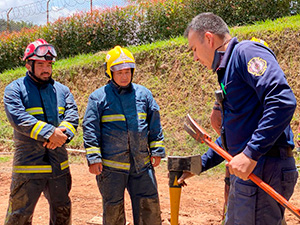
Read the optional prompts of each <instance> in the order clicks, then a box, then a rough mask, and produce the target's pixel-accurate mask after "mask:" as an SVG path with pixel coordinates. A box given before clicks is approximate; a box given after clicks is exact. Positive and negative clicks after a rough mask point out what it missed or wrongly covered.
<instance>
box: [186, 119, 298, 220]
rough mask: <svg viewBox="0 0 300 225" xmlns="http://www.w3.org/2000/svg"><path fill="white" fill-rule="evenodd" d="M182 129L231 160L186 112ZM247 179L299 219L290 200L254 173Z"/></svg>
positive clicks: (296, 210) (296, 209)
mask: <svg viewBox="0 0 300 225" xmlns="http://www.w3.org/2000/svg"><path fill="white" fill-rule="evenodd" d="M184 129H185V130H186V131H187V132H188V133H189V134H190V135H191V136H192V137H193V138H194V139H196V140H197V141H198V142H200V143H205V144H207V145H208V146H209V147H210V148H212V149H213V150H214V151H215V152H216V153H218V154H219V155H220V156H222V157H223V158H224V159H225V160H227V161H228V162H230V161H231V159H232V156H231V155H230V154H229V153H228V152H226V151H225V150H224V149H222V148H221V147H220V146H218V145H217V144H216V143H214V142H213V141H212V140H211V137H210V136H209V135H208V134H207V133H206V131H205V130H204V129H203V128H202V127H201V126H200V125H198V124H197V123H196V121H195V120H193V119H192V117H191V116H190V115H189V114H188V115H187V117H186V123H185V124H184ZM249 179H250V180H252V181H253V182H254V183H255V184H256V185H257V186H259V187H260V188H261V189H263V190H264V191H265V192H266V193H267V194H269V195H270V196H271V197H272V198H273V199H275V200H276V201H277V202H278V203H280V204H281V205H282V206H283V207H285V208H287V209H288V210H290V211H291V213H293V214H294V215H295V216H297V217H298V218H299V219H300V209H298V208H296V207H295V206H294V205H292V204H291V203H290V202H288V201H287V200H286V199H285V198H284V197H283V196H282V195H280V194H279V193H277V192H276V191H275V190H274V189H273V188H272V187H271V186H270V185H268V184H266V183H265V182H263V181H262V180H261V179H260V178H259V177H257V176H256V175H255V174H253V173H251V174H250V175H249Z"/></svg>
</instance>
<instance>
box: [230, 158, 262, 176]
mask: <svg viewBox="0 0 300 225" xmlns="http://www.w3.org/2000/svg"><path fill="white" fill-rule="evenodd" d="M256 164H257V162H256V161H255V160H253V159H250V158H249V157H248V156H246V155H245V154H244V153H243V152H242V153H240V154H238V155H236V156H234V157H233V158H232V160H231V161H230V162H228V163H226V166H227V167H228V169H229V172H230V174H234V175H235V176H237V177H239V178H241V179H243V180H248V179H249V178H248V177H249V175H250V174H251V173H252V171H253V170H254V168H255V166H256Z"/></svg>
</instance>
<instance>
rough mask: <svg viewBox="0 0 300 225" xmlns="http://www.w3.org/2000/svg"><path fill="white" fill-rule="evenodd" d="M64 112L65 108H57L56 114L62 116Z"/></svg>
mask: <svg viewBox="0 0 300 225" xmlns="http://www.w3.org/2000/svg"><path fill="white" fill-rule="evenodd" d="M65 110H66V109H65V107H58V114H64V113H65Z"/></svg>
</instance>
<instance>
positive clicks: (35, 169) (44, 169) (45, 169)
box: [13, 166, 52, 173]
mask: <svg viewBox="0 0 300 225" xmlns="http://www.w3.org/2000/svg"><path fill="white" fill-rule="evenodd" d="M13 172H14V173H52V167H51V166H14V167H13Z"/></svg>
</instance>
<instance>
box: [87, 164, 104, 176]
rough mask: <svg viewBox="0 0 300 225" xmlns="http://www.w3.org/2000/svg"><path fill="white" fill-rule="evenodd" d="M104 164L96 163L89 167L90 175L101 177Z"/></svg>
mask: <svg viewBox="0 0 300 225" xmlns="http://www.w3.org/2000/svg"><path fill="white" fill-rule="evenodd" d="M102 167H103V166H102V163H95V164H91V165H90V166H89V171H90V173H92V174H96V175H99V174H101V173H102Z"/></svg>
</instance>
